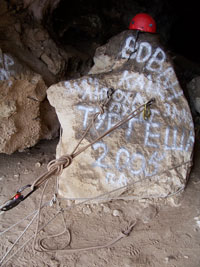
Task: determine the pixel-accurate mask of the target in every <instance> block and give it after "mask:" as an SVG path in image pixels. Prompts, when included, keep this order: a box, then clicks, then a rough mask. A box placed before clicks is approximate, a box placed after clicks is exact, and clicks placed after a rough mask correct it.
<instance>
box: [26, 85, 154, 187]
mask: <svg viewBox="0 0 200 267" xmlns="http://www.w3.org/2000/svg"><path fill="white" fill-rule="evenodd" d="M113 92H114V90H113V89H112V88H110V89H109V90H108V93H107V98H106V99H105V100H104V101H103V102H102V103H100V105H99V111H98V112H96V113H95V114H94V115H93V118H92V120H91V122H90V123H89V125H88V127H87V129H86V130H85V132H84V134H83V136H82V137H81V139H80V140H79V142H78V144H77V145H76V147H75V148H74V150H73V152H72V153H71V154H66V155H63V156H61V157H60V158H58V159H54V160H52V161H50V162H49V163H48V165H47V171H46V172H45V173H43V174H42V175H41V176H39V177H38V178H37V179H36V180H35V181H34V182H33V184H32V185H31V189H32V190H35V189H37V188H39V187H40V186H41V185H42V184H43V183H44V182H45V181H47V180H48V179H49V178H50V177H51V176H53V175H60V174H61V173H62V172H63V170H64V169H65V168H67V167H69V166H70V165H71V164H72V161H73V159H74V158H75V157H77V156H78V155H79V154H81V153H82V152H84V151H85V150H86V149H88V148H89V147H91V146H92V145H93V144H95V143H97V142H98V141H100V140H102V139H103V138H104V137H105V136H106V135H108V134H110V133H111V132H113V131H114V130H116V129H117V128H119V127H120V126H121V125H123V124H124V123H126V122H127V121H129V120H130V119H132V118H134V117H135V116H137V115H139V114H140V113H141V112H144V114H143V116H144V118H146V117H147V116H149V108H150V106H151V105H152V103H154V102H155V99H154V98H152V99H151V100H150V101H148V102H146V103H145V104H143V105H140V106H139V107H138V108H137V109H135V110H134V111H132V112H131V113H130V114H129V115H127V116H125V117H124V118H123V119H122V120H120V121H119V122H118V123H116V124H115V125H114V126H113V127H111V128H110V129H109V130H107V131H106V132H105V133H103V134H102V135H100V136H98V137H97V138H96V139H95V140H93V141H92V142H90V143H89V144H87V145H86V146H84V147H82V148H80V149H79V150H78V148H79V146H80V144H81V142H82V141H83V139H84V138H85V136H86V135H87V134H88V132H89V130H90V129H91V128H92V126H94V123H95V120H96V119H97V117H98V116H99V115H102V114H103V113H104V112H105V109H106V107H107V105H108V103H109V102H110V100H111V98H112V94H113ZM147 113H148V114H147ZM77 150H78V151H77Z"/></svg>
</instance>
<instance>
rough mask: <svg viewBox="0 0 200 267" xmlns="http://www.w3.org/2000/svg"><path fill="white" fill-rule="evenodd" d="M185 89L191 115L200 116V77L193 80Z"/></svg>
mask: <svg viewBox="0 0 200 267" xmlns="http://www.w3.org/2000/svg"><path fill="white" fill-rule="evenodd" d="M187 89H188V94H189V98H190V106H191V110H192V112H193V114H194V115H196V114H200V76H198V77H195V78H193V79H192V80H191V81H190V82H189V83H188V85H187Z"/></svg>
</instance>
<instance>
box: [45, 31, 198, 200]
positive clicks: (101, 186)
mask: <svg viewBox="0 0 200 267" xmlns="http://www.w3.org/2000/svg"><path fill="white" fill-rule="evenodd" d="M94 61H95V65H94V67H93V68H92V69H91V71H90V74H89V75H88V76H84V77H82V78H80V79H76V80H69V81H66V82H61V83H58V84H56V85H53V86H51V87H50V88H49V89H48V91H47V96H48V99H49V101H50V103H51V105H52V106H54V107H55V109H56V112H57V115H58V118H59V121H60V123H61V127H62V130H63V133H62V137H61V139H60V142H59V144H58V147H57V157H60V156H62V155H64V154H70V153H72V151H73V149H74V147H75V146H76V144H77V142H78V140H79V139H80V137H81V136H82V134H83V132H84V130H85V129H86V127H87V126H88V124H89V122H90V121H91V119H92V116H93V114H94V113H95V112H97V111H98V110H99V103H100V102H101V101H102V100H103V99H105V98H106V96H107V91H108V88H113V89H114V90H115V92H114V94H113V96H112V101H111V102H110V103H109V107H108V109H107V111H106V112H105V113H104V114H103V115H101V116H99V117H98V119H97V120H96V123H95V124H94V127H93V128H92V129H91V130H90V133H89V134H88V135H87V136H86V138H85V139H84V140H83V145H86V144H88V143H89V142H91V140H94V138H96V137H97V132H98V134H102V133H103V132H105V131H106V130H108V129H110V128H111V127H112V126H113V125H114V124H115V123H116V122H118V121H120V120H121V119H122V118H123V117H124V116H125V115H127V114H129V113H130V112H131V111H132V110H134V109H135V108H137V107H138V106H140V105H141V104H144V103H145V102H146V101H148V100H150V99H151V98H152V97H154V98H155V99H156V104H155V105H154V106H153V107H152V109H151V116H150V118H149V119H148V120H144V118H143V115H142V114H140V115H138V116H137V117H135V118H133V119H131V120H130V121H129V122H127V123H126V124H124V125H123V126H122V127H120V129H117V130H115V131H114V132H112V133H110V134H109V135H108V136H106V137H104V138H103V140H102V141H100V142H98V143H95V144H94V145H93V146H92V148H89V149H87V151H85V152H83V153H82V154H80V155H79V156H78V157H76V158H75V159H74V160H73V162H72V164H71V165H70V166H69V167H68V168H67V169H65V170H64V171H63V173H62V175H61V176H60V177H59V193H60V194H61V195H62V196H63V197H66V198H69V199H74V198H75V199H80V198H90V197H94V196H97V195H100V194H102V193H106V192H109V191H111V190H113V189H117V188H121V187H122V188H121V189H120V190H117V191H115V194H114V195H115V196H119V195H121V196H120V197H122V198H123V197H127V196H130V197H131V196H133V197H141V198H146V197H164V196H167V195H169V194H171V193H175V192H176V191H177V190H179V189H181V188H184V186H185V184H186V180H187V177H188V173H189V171H190V167H191V162H192V151H193V144H194V129H193V121H192V117H191V113H190V109H189V107H188V103H187V101H186V99H185V97H184V95H183V91H182V89H181V88H180V85H179V83H178V80H177V78H176V75H175V72H174V69H173V66H172V64H171V61H170V59H169V57H168V55H167V54H166V52H165V50H164V48H163V47H162V46H161V45H160V44H159V40H158V37H157V35H152V34H147V33H140V35H139V39H138V40H137V42H136V45H135V33H134V32H132V31H124V32H122V33H120V34H119V35H117V36H114V37H113V38H112V39H110V41H109V42H108V43H107V44H106V45H104V46H103V47H100V48H99V49H97V52H96V55H95V58H94ZM94 128H95V129H94ZM104 197H105V196H104ZM112 197H113V195H112Z"/></svg>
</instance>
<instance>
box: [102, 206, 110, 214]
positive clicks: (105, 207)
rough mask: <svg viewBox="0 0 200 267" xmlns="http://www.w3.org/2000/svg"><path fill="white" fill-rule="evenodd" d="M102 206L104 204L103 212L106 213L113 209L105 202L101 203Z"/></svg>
mask: <svg viewBox="0 0 200 267" xmlns="http://www.w3.org/2000/svg"><path fill="white" fill-rule="evenodd" d="M101 206H102V208H103V212H105V213H109V212H110V211H111V209H110V208H109V207H108V206H107V205H105V204H101Z"/></svg>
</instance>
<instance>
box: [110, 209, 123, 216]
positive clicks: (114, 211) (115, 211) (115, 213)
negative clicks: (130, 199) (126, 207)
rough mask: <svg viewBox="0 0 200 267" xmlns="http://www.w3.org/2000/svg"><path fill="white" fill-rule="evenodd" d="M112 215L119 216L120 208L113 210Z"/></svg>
mask: <svg viewBox="0 0 200 267" xmlns="http://www.w3.org/2000/svg"><path fill="white" fill-rule="evenodd" d="M112 215H113V216H115V217H119V216H120V215H121V211H120V210H113V213H112Z"/></svg>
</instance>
